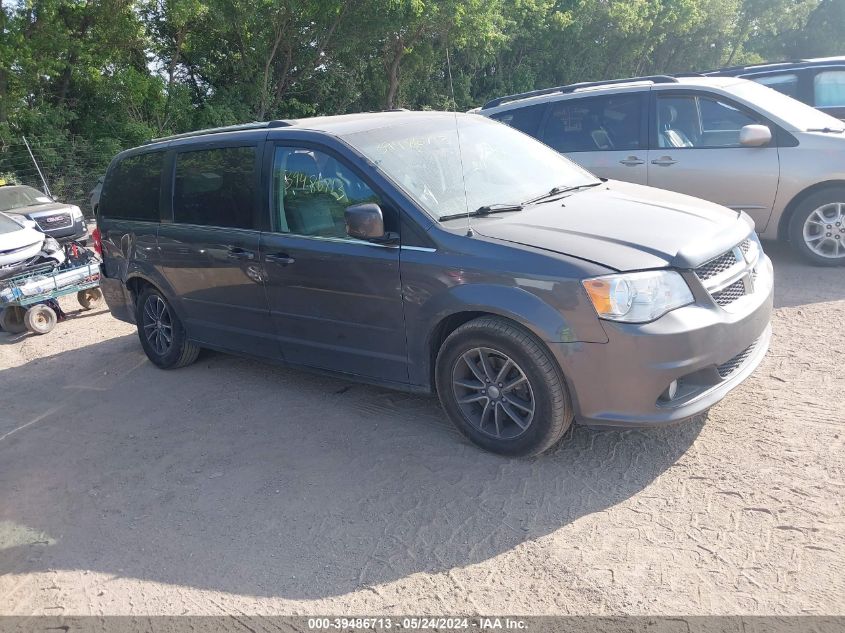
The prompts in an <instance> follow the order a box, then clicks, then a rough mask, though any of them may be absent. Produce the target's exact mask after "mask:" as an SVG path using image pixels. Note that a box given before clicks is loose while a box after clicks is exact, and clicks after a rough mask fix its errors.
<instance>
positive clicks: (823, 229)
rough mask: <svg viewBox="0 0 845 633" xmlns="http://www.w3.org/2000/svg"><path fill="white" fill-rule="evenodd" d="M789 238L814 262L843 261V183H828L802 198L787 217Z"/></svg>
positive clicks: (844, 211)
mask: <svg viewBox="0 0 845 633" xmlns="http://www.w3.org/2000/svg"><path fill="white" fill-rule="evenodd" d="M789 242H790V244H791V245H792V248H793V249H795V251H796V252H797V253H798V254H799V255H801V256H802V257H803V258H804V259H805V260H807V261H809V262H811V263H813V264H815V265H817V266H842V265H843V264H845V187H830V188H828V189H823V190H822V191H817V192H815V193H813V194H810V195H809V196H807V197H806V198H805V199H804V200H802V201H801V202H800V203H799V205H798V207H797V208H796V209H795V212H794V213H793V214H792V218H790V221H789Z"/></svg>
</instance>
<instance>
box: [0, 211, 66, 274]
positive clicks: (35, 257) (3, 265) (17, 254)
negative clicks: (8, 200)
mask: <svg viewBox="0 0 845 633" xmlns="http://www.w3.org/2000/svg"><path fill="white" fill-rule="evenodd" d="M64 260H65V254H64V251H63V249H62V247H61V246H60V245H59V243H58V242H56V240H54V239H53V238H52V237H48V236H46V235H44V233H42V232H41V231H40V230H38V228H37V225H36V223H35V222H33V221H32V220H28V219H26V218H22V217H19V216H10V215H6V214H5V213H0V279H2V278H4V277H9V276H10V275H13V274H15V273H17V272H19V271H21V270H23V269H25V268H27V267H29V266H32V265H33V264H36V263H40V262H44V263H48V262H49V263H55V264H56V265H59V264H61V263H62V262H63V261H64Z"/></svg>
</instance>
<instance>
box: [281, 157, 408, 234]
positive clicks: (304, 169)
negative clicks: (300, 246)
mask: <svg viewBox="0 0 845 633" xmlns="http://www.w3.org/2000/svg"><path fill="white" fill-rule="evenodd" d="M365 202H375V203H376V204H381V202H380V200H379V197H378V196H377V195H376V194H375V192H373V190H372V189H370V187H369V186H367V184H366V183H365V182H364V181H363V180H361V179H360V178H359V177H358V176H357V175H355V174H354V173H353V172H352V171H351V170H350V169H349V168H347V167H346V166H345V165H343V164H341V163H340V162H339V161H338V160H337V159H336V158H334V157H333V156H330V155H328V154H326V153H324V152H321V151H319V150H313V149H308V148H302V147H278V148H276V155H275V159H274V161H273V215H274V216H275V217H274V222H275V227H276V230H277V231H278V232H280V233H292V234H295V235H307V236H313V237H339V238H343V237H346V236H347V235H346V221H345V219H344V212H345V211H346V207H348V206H351V205H354V204H363V203H365ZM383 211H384V209H383ZM385 213H386V211H385ZM390 224H391V222H390V218H388V217H385V226H386V228H387V229H388V230H392V229H391V228H390Z"/></svg>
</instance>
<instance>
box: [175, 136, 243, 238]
mask: <svg viewBox="0 0 845 633" xmlns="http://www.w3.org/2000/svg"><path fill="white" fill-rule="evenodd" d="M256 180H257V172H256V169H255V148H254V147H221V148H215V149H202V150H195V151H186V152H180V153H179V154H177V155H176V177H175V179H174V184H173V221H174V222H180V223H184V224H200V225H203V226H225V227H230V228H238V229H251V228H256V227H255V207H256V205H255V196H256V192H257V191H258V187H257V183H256Z"/></svg>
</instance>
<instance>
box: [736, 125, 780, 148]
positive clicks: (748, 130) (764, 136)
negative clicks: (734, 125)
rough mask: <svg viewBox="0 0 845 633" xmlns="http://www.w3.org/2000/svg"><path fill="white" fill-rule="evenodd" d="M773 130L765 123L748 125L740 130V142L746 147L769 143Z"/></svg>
mask: <svg viewBox="0 0 845 633" xmlns="http://www.w3.org/2000/svg"><path fill="white" fill-rule="evenodd" d="M771 140H772V131H771V130H770V129H769V128H768V127H766V126H765V125H746V126H744V127H743V128H742V129H741V130H740V131H739V144H740V145H744V146H745V147H760V146H762V145H768V144H769V143H770V142H771Z"/></svg>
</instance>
